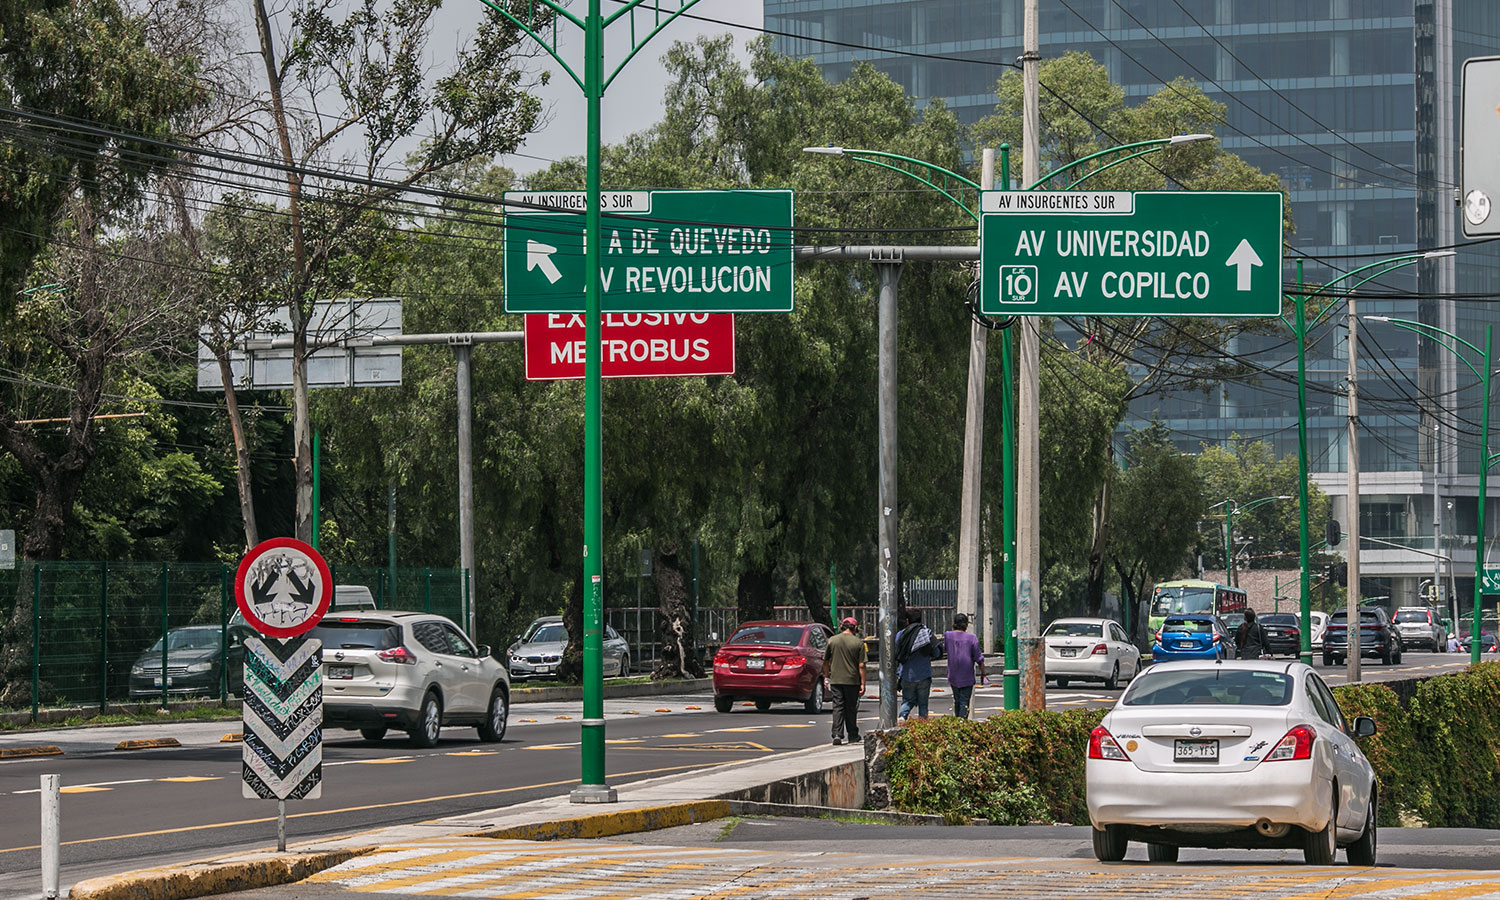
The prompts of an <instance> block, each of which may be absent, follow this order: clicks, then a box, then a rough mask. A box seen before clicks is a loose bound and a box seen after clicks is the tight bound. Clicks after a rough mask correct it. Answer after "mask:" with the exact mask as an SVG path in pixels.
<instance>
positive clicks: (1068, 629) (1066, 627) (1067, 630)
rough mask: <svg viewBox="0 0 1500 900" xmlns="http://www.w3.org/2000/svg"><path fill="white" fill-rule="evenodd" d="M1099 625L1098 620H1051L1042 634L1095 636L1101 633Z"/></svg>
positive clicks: (1050, 635) (1046, 635) (1052, 635)
mask: <svg viewBox="0 0 1500 900" xmlns="http://www.w3.org/2000/svg"><path fill="white" fill-rule="evenodd" d="M1101 627H1102V626H1101V625H1100V624H1099V623H1098V622H1053V623H1052V624H1051V625H1048V626H1047V631H1046V633H1044V634H1043V635H1042V636H1043V637H1086V638H1096V637H1098V636H1099V635H1100V634H1101V633H1102V632H1101V631H1100V630H1099V629H1100V628H1101Z"/></svg>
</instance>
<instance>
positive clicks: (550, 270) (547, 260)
mask: <svg viewBox="0 0 1500 900" xmlns="http://www.w3.org/2000/svg"><path fill="white" fill-rule="evenodd" d="M556 252H557V248H556V247H552V246H549V245H547V244H544V243H542V242H541V241H527V242H526V271H528V272H530V271H531V270H532V269H536V268H540V269H541V270H542V274H543V275H546V276H547V282H548V283H549V284H557V280H558V279H559V278H561V277H562V273H561V272H559V271H558V270H557V264H556V263H554V262H553V261H552V254H554V253H556ZM1256 262H1257V263H1259V262H1260V260H1258V259H1257V260H1256ZM1246 277H1247V278H1248V276H1246Z"/></svg>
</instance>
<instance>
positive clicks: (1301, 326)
mask: <svg viewBox="0 0 1500 900" xmlns="http://www.w3.org/2000/svg"><path fill="white" fill-rule="evenodd" d="M1454 255H1456V254H1455V253H1454V251H1452V250H1437V251H1432V252H1428V253H1409V254H1406V255H1405V256H1392V257H1388V258H1386V259H1382V260H1379V261H1378V262H1372V263H1370V264H1368V265H1364V266H1360V267H1359V268H1357V269H1351V270H1350V271H1348V272H1345V273H1344V274H1342V275H1340V276H1339V277H1337V278H1335V279H1333V280H1332V281H1329V282H1327V283H1326V284H1323V285H1322V286H1320V287H1319V288H1318V289H1317V290H1315V291H1312V292H1311V293H1306V292H1304V291H1302V290H1301V288H1302V262H1303V260H1302V258H1301V257H1298V258H1297V287H1298V290H1297V291H1296V292H1295V293H1294V294H1293V295H1292V303H1293V305H1294V306H1295V307H1296V310H1297V312H1296V318H1295V319H1294V320H1293V321H1291V322H1288V321H1287V319H1286V315H1285V314H1283V315H1281V316H1279V318H1280V319H1281V321H1282V323H1283V324H1285V325H1286V326H1287V327H1288V328H1290V329H1291V330H1292V334H1293V335H1294V336H1295V337H1296V338H1297V487H1298V495H1299V499H1300V504H1301V509H1300V522H1299V526H1300V529H1301V550H1302V552H1301V568H1302V577H1301V583H1300V589H1301V592H1302V599H1301V603H1300V606H1301V619H1302V628H1301V631H1302V653H1301V656H1302V661H1303V662H1304V663H1306V664H1308V665H1312V579H1311V573H1310V572H1309V571H1308V567H1309V566H1310V565H1311V559H1310V556H1311V552H1310V549H1309V541H1308V534H1307V330H1308V329H1309V328H1312V327H1314V326H1316V325H1317V324H1318V323H1319V322H1322V321H1323V319H1324V318H1326V317H1327V316H1328V314H1329V313H1330V312H1332V311H1333V308H1334V306H1336V305H1337V304H1329V306H1328V308H1326V309H1324V310H1323V311H1322V312H1320V313H1318V316H1317V318H1315V319H1313V321H1312V322H1311V323H1309V322H1308V321H1307V300H1308V298H1309V297H1316V296H1318V295H1319V294H1322V293H1323V292H1324V291H1326V290H1328V289H1329V288H1331V287H1333V286H1334V285H1336V284H1338V283H1339V282H1341V281H1344V280H1345V279H1349V278H1353V277H1354V276H1356V275H1359V274H1360V273H1362V272H1370V274H1369V275H1366V276H1365V277H1364V278H1361V279H1359V280H1358V281H1356V282H1354V283H1353V284H1351V285H1349V286H1348V287H1346V288H1344V291H1345V292H1353V291H1354V290H1356V289H1358V288H1359V286H1360V285H1362V284H1364V283H1365V282H1367V281H1370V280H1371V279H1374V278H1379V277H1380V276H1382V275H1386V274H1389V273H1391V272H1394V271H1396V270H1397V269H1401V268H1405V267H1406V266H1414V265H1416V264H1417V263H1419V262H1422V261H1423V260H1427V259H1438V258H1441V257H1447V256H1454ZM1372 269H1374V270H1376V271H1373V272H1371V271H1370V270H1372ZM1351 503H1352V506H1351V508H1352V509H1353V510H1354V512H1353V515H1354V516H1355V517H1356V520H1357V517H1358V516H1359V498H1358V497H1354V498H1351ZM1351 543H1356V542H1351ZM1349 552H1350V553H1354V554H1358V553H1359V547H1358V546H1357V545H1356V546H1353V547H1352V548H1351V549H1350V551H1349ZM1356 567H1357V566H1356ZM1346 600H1347V610H1348V613H1347V616H1348V619H1349V622H1350V627H1355V626H1357V625H1358V624H1359V586H1358V585H1357V584H1356V585H1355V587H1354V590H1352V591H1350V592H1349V594H1348V596H1347V598H1346ZM1355 665H1357V663H1355V664H1351V668H1354V666H1355Z"/></svg>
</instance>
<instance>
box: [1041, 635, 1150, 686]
mask: <svg viewBox="0 0 1500 900" xmlns="http://www.w3.org/2000/svg"><path fill="white" fill-rule="evenodd" d="M1042 642H1043V644H1045V645H1046V649H1045V651H1044V655H1045V660H1046V661H1045V663H1044V665H1045V666H1046V674H1047V678H1049V679H1051V680H1053V681H1056V682H1057V686H1058V687H1060V688H1065V687H1067V686H1068V684H1069V682H1071V681H1072V680H1073V679H1075V678H1076V679H1079V680H1084V679H1087V680H1089V681H1100V682H1103V683H1104V687H1105V688H1106V689H1107V690H1114V689H1115V688H1116V687H1118V686H1119V684H1120V680H1121V679H1125V680H1127V681H1128V680H1130V679H1131V678H1134V677H1135V673H1136V672H1139V671H1140V670H1141V651H1140V650H1139V649H1138V648H1137V647H1136V646H1135V644H1133V643H1131V642H1130V638H1128V637H1126V635H1125V629H1123V628H1121V627H1120V624H1119V623H1118V622H1116V621H1114V620H1113V619H1083V618H1079V619H1058V620H1056V621H1054V622H1053V623H1052V624H1051V625H1048V626H1047V630H1046V631H1044V632H1042Z"/></svg>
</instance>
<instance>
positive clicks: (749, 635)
mask: <svg viewBox="0 0 1500 900" xmlns="http://www.w3.org/2000/svg"><path fill="white" fill-rule="evenodd" d="M801 641H802V626H800V625H757V626H755V627H754V628H742V629H740V630H739V631H736V632H735V633H734V636H733V637H731V638H730V639H729V643H731V644H776V645H777V646H781V647H795V646H797V644H799V643H801Z"/></svg>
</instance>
